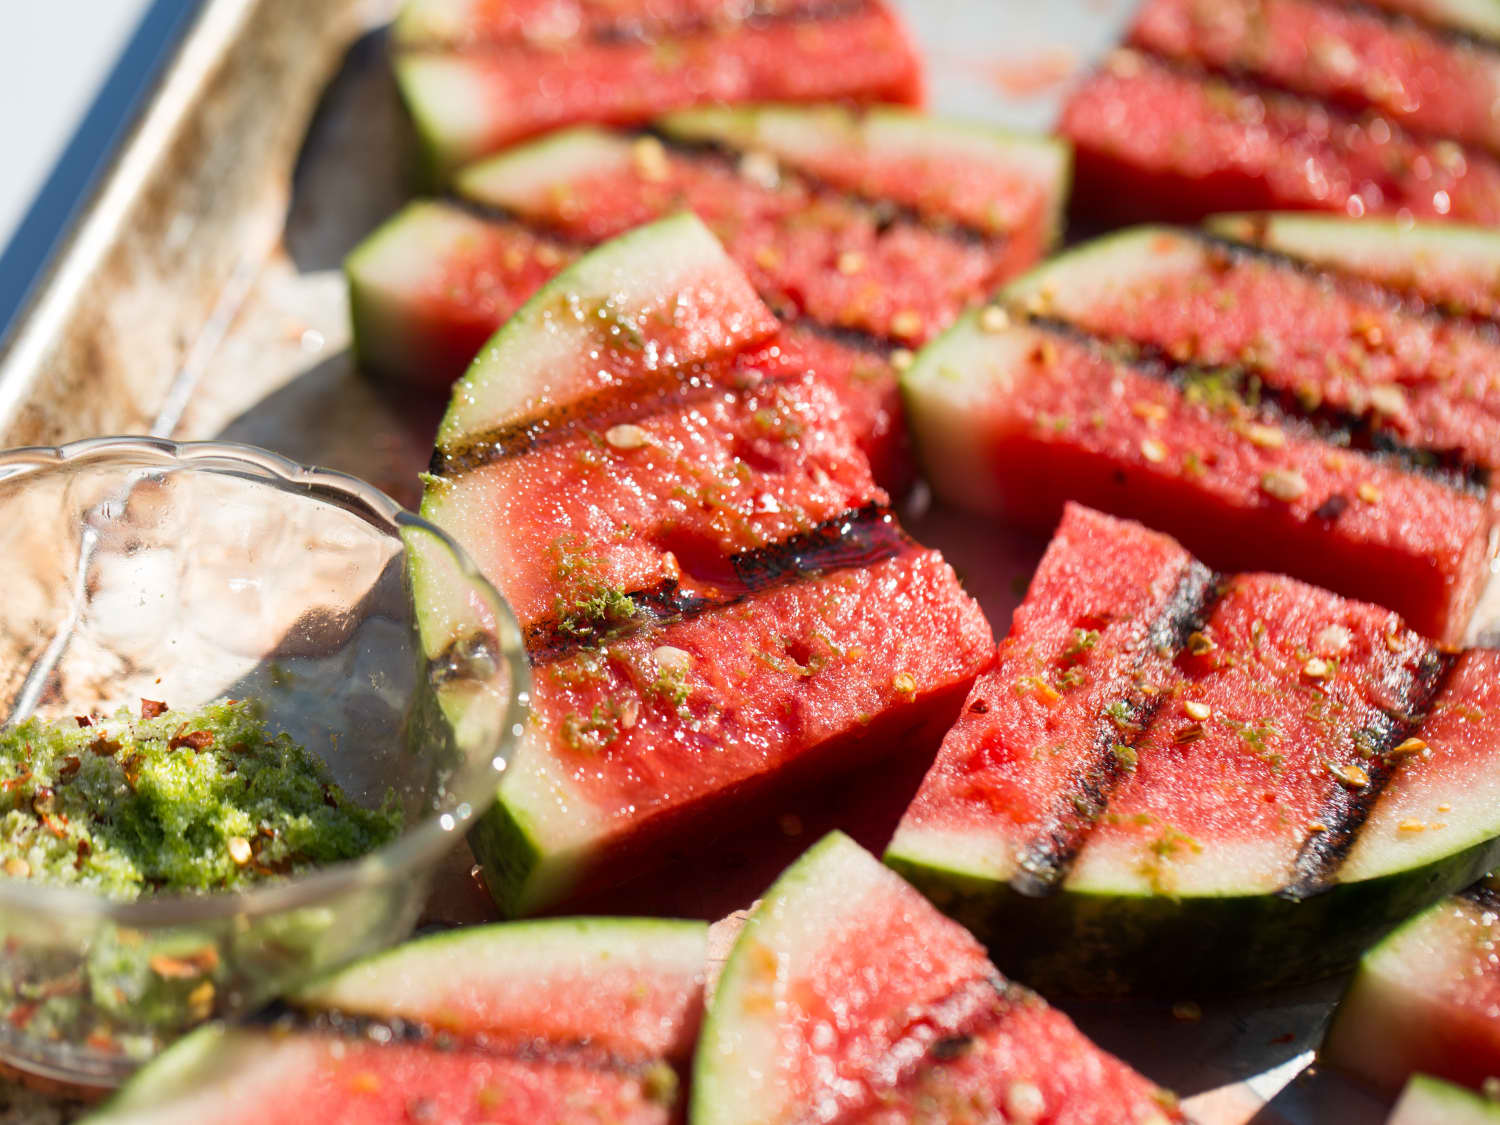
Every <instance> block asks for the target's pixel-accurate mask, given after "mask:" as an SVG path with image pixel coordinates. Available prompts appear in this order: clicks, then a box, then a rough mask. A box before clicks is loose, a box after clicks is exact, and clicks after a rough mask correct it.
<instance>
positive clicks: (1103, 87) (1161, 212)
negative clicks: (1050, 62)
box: [1059, 51, 1500, 226]
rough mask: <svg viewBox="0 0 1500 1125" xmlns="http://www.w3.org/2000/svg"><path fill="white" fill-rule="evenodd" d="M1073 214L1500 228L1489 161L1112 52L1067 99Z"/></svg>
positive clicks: (1499, 186)
mask: <svg viewBox="0 0 1500 1125" xmlns="http://www.w3.org/2000/svg"><path fill="white" fill-rule="evenodd" d="M1059 129H1060V131H1061V132H1062V134H1063V135H1064V136H1065V137H1066V138H1067V139H1069V140H1070V141H1072V142H1073V144H1074V148H1075V161H1076V166H1075V167H1076V171H1075V181H1074V184H1075V186H1074V194H1073V202H1072V206H1073V211H1074V214H1076V215H1080V216H1087V217H1089V218H1090V219H1091V220H1093V221H1095V222H1100V221H1109V222H1131V221H1135V220H1139V219H1146V218H1157V219H1166V220H1172V221H1182V222H1193V221H1196V220H1198V219H1201V218H1203V217H1204V216H1205V215H1210V214H1213V213H1215V212H1219V211H1262V210H1288V211H1295V210H1303V211H1335V212H1340V213H1348V214H1352V215H1365V214H1371V215H1376V214H1389V215H1394V214H1398V213H1402V212H1405V213H1408V214H1410V215H1413V216H1415V217H1417V218H1439V219H1442V218H1446V219H1454V220H1458V221H1463V222H1472V223H1478V224H1480V225H1486V226H1494V225H1496V224H1500V162H1497V161H1496V160H1495V158H1493V157H1491V156H1489V155H1486V154H1485V153H1482V152H1480V151H1477V150H1469V151H1464V150H1462V149H1460V148H1459V147H1458V146H1456V145H1454V144H1453V142H1451V141H1429V140H1423V139H1420V138H1418V137H1415V136H1413V135H1411V134H1409V133H1407V132H1406V131H1404V130H1403V129H1401V128H1400V126H1398V125H1393V124H1391V123H1390V122H1388V121H1386V120H1385V119H1384V118H1381V117H1368V116H1361V117H1355V116H1353V115H1349V114H1346V113H1344V112H1342V111H1339V110H1335V109H1331V108H1328V107H1326V106H1322V105H1320V104H1318V103H1316V102H1311V101H1308V100H1306V99H1302V98H1298V97H1295V96H1292V95H1287V94H1281V93H1275V92H1270V91H1266V90H1262V89H1259V88H1255V87H1246V86H1239V85H1232V84H1230V83H1227V82H1224V81H1221V80H1219V79H1216V78H1211V77H1205V76H1203V75H1201V74H1199V73H1196V72H1187V71H1183V70H1179V69H1175V68H1173V67H1171V66H1169V65H1167V64H1164V63H1162V62H1160V61H1158V60H1155V59H1152V58H1150V57H1148V56H1145V55H1141V54H1139V53H1137V52H1134V51H1120V52H1116V54H1115V55H1113V56H1112V57H1111V59H1110V60H1109V62H1107V63H1106V65H1105V66H1104V68H1103V69H1101V70H1100V71H1098V72H1097V73H1095V74H1094V75H1093V76H1092V77H1090V78H1089V79H1088V80H1087V81H1086V82H1084V84H1083V85H1082V86H1080V87H1079V88H1078V90H1077V91H1076V92H1075V93H1074V94H1073V96H1072V97H1071V98H1070V99H1069V101H1068V104H1067V106H1066V107H1065V108H1064V110H1063V115H1062V119H1061V122H1060V125H1059Z"/></svg>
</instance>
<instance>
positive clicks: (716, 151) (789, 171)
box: [643, 129, 1009, 246]
mask: <svg viewBox="0 0 1500 1125" xmlns="http://www.w3.org/2000/svg"><path fill="white" fill-rule="evenodd" d="M643 135H649V136H654V137H656V138H657V140H659V141H661V143H662V145H663V147H665V148H666V149H667V150H668V151H670V152H675V153H677V154H679V155H681V156H684V157H688V158H691V159H697V160H701V161H705V162H707V161H710V160H712V161H715V162H717V163H721V164H725V165H728V166H730V167H732V168H734V169H735V174H736V175H739V176H740V178H741V179H743V178H745V177H744V176H743V175H742V174H741V173H740V172H739V171H738V166H739V161H740V158H741V157H742V156H744V154H745V153H746V152H750V151H754V150H753V148H752V149H738V148H735V147H734V146H732V145H728V144H723V143H720V142H718V141H712V140H704V141H689V140H684V139H683V138H681V137H676V136H673V135H672V134H670V133H667V132H664V131H661V130H657V129H647V130H645V132H644V134H643ZM780 176H781V177H782V178H783V179H787V180H795V181H796V182H797V183H799V184H802V185H803V186H805V187H806V188H808V189H809V190H810V191H812V192H813V193H814V194H816V195H820V196H823V197H825V198H827V199H833V200H837V201H839V202H842V203H844V204H845V205H846V206H849V207H852V208H856V209H858V210H862V211H865V212H867V213H869V214H870V215H871V216H872V217H873V218H874V220H875V226H876V229H877V230H879V231H880V232H881V233H884V232H885V231H887V230H889V229H890V228H891V227H893V226H896V225H897V224H899V223H907V224H910V225H911V226H916V227H922V228H924V229H926V230H929V231H932V232H933V233H935V234H939V235H944V236H947V237H949V238H952V239H954V240H955V241H958V242H962V243H964V244H966V245H970V246H993V245H994V244H995V243H996V242H1004V241H1006V240H1008V238H1009V235H1008V234H998V235H997V234H996V233H995V232H994V231H989V230H985V229H983V228H982V227H976V226H972V225H970V224H968V223H965V222H963V221H962V220H961V219H957V218H954V217H952V216H948V215H933V214H927V213H925V212H923V211H921V210H920V209H918V208H916V207H912V206H910V205H908V204H905V203H898V202H896V201H895V200H893V199H883V198H881V197H879V196H872V195H866V194H865V193H863V192H859V191H854V190H853V189H851V188H847V187H840V186H839V185H837V184H833V183H830V182H829V181H827V180H825V179H823V178H822V177H821V176H817V175H814V174H813V173H811V172H809V171H807V170H805V169H802V168H794V167H789V166H787V165H786V164H785V163H784V162H783V163H782V164H781V168H780Z"/></svg>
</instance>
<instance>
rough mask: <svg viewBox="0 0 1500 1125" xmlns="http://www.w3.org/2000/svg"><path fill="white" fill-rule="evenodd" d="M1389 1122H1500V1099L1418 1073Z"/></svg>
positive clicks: (1417, 1124)
mask: <svg viewBox="0 0 1500 1125" xmlns="http://www.w3.org/2000/svg"><path fill="white" fill-rule="evenodd" d="M1386 1125H1500V1102H1497V1101H1494V1100H1492V1099H1490V1098H1487V1097H1485V1096H1484V1095H1483V1094H1476V1093H1475V1092H1474V1091H1473V1090H1469V1089H1466V1088H1465V1087H1463V1086H1455V1085H1454V1084H1453V1083H1451V1082H1444V1081H1442V1080H1441V1079H1438V1078H1430V1077H1428V1076H1427V1075H1425V1074H1414V1075H1412V1078H1411V1081H1410V1082H1408V1083H1407V1084H1406V1089H1405V1090H1404V1091H1403V1092H1402V1094H1401V1097H1400V1099H1399V1100H1397V1102H1396V1105H1395V1108H1394V1109H1392V1111H1391V1115H1390V1117H1388V1118H1386Z"/></svg>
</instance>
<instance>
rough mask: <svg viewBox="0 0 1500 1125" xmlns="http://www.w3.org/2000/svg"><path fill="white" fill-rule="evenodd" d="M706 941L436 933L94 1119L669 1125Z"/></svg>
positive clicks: (633, 930) (535, 927)
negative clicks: (586, 1120) (581, 1117)
mask: <svg viewBox="0 0 1500 1125" xmlns="http://www.w3.org/2000/svg"><path fill="white" fill-rule="evenodd" d="M707 938H708V931H707V927H706V926H703V925H701V924H696V923H691V922H659V921H645V920H630V919H602V920H597V921H591V920H567V921H556V922H546V923H527V924H519V925H511V926H488V927H476V928H472V929H465V930H460V931H455V932H453V933H450V934H442V935H438V936H435V937H429V938H424V939H421V940H418V941H414V942H411V943H408V944H407V945H403V946H400V947H398V948H397V949H394V950H392V951H390V952H388V953H384V954H381V955H379V956H377V957H375V958H372V959H370V960H368V961H364V962H360V963H358V964H356V965H354V966H353V967H351V968H349V969H346V970H344V971H342V972H340V973H338V974H335V975H334V976H332V977H329V978H327V979H325V980H323V981H322V982H320V983H318V984H315V985H313V986H312V987H311V988H309V989H306V990H305V991H303V992H302V993H299V994H298V995H296V996H294V997H293V998H292V999H291V1002H290V1003H291V1009H292V1010H291V1012H290V1013H289V1014H287V1015H285V1016H283V1017H281V1018H278V1019H276V1020H275V1022H273V1023H270V1024H267V1025H248V1026H243V1027H237V1028H226V1027H224V1026H222V1025H211V1026H209V1027H207V1028H204V1029H202V1030H200V1031H198V1032H195V1033H194V1034H192V1035H190V1036H189V1037H188V1038H187V1039H185V1040H183V1041H182V1042H181V1043H179V1044H178V1045H177V1046H176V1047H174V1048H172V1049H171V1050H169V1051H168V1052H167V1053H166V1054H164V1055H162V1056H161V1057H160V1058H159V1059H158V1060H156V1061H155V1062H154V1063H152V1064H151V1065H150V1066H148V1067H147V1068H146V1069H145V1070H144V1071H142V1072H141V1073H140V1074H139V1075H138V1076H137V1077H136V1078H135V1079H133V1080H132V1081H131V1082H130V1083H128V1084H127V1085H126V1086H125V1087H124V1088H123V1089H122V1090H121V1091H120V1093H119V1094H118V1095H116V1097H115V1098H114V1099H113V1100H112V1101H111V1102H110V1103H109V1104H108V1105H106V1106H105V1108H104V1109H103V1110H101V1111H100V1112H99V1113H97V1114H96V1115H95V1116H94V1117H93V1118H92V1120H93V1121H95V1122H98V1123H101V1125H104V1123H107V1125H124V1123H126V1122H136V1121H140V1122H146V1121H150V1122H154V1123H162V1125H167V1123H174V1122H199V1121H204V1120H210V1119H211V1120H214V1121H218V1122H222V1123H223V1125H239V1123H241V1122H243V1123H245V1125H249V1123H251V1122H264V1121H319V1122H324V1123H327V1125H337V1123H341V1122H348V1123H351V1125H352V1123H355V1122H368V1121H417V1122H421V1121H442V1122H476V1123H477V1122H489V1123H490V1125H506V1123H515V1125H531V1123H535V1122H540V1121H563V1120H568V1119H570V1118H569V1115H570V1114H575V1113H585V1114H589V1115H592V1116H591V1118H590V1119H592V1120H609V1121H614V1122H619V1123H620V1125H667V1123H668V1122H671V1121H675V1120H679V1119H680V1106H681V1104H682V1101H683V1100H684V1099H683V1096H682V1094H681V1093H680V1089H681V1084H682V1082H683V1081H685V1078H686V1070H687V1068H686V1063H687V1061H688V1058H689V1055H690V1053H691V1050H692V1046H693V1043H694V1041H695V1039H696V1037H697V1033H698V1026H699V1022H700V1019H701V1014H702V1006H703V980H704V972H705V964H706V957H707V951H708V946H707Z"/></svg>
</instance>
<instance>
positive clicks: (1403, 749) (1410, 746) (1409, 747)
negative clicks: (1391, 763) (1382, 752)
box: [1390, 738, 1427, 754]
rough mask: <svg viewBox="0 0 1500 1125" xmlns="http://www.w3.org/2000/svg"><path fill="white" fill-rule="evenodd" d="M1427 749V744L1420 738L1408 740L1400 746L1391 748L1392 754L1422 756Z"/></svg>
mask: <svg viewBox="0 0 1500 1125" xmlns="http://www.w3.org/2000/svg"><path fill="white" fill-rule="evenodd" d="M1426 749H1427V743H1425V742H1423V741H1422V740H1421V739H1420V738H1408V739H1407V740H1406V741H1405V742H1403V743H1401V745H1399V746H1393V747H1391V751H1390V752H1391V753H1392V754H1421V753H1423V752H1425V751H1426Z"/></svg>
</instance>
